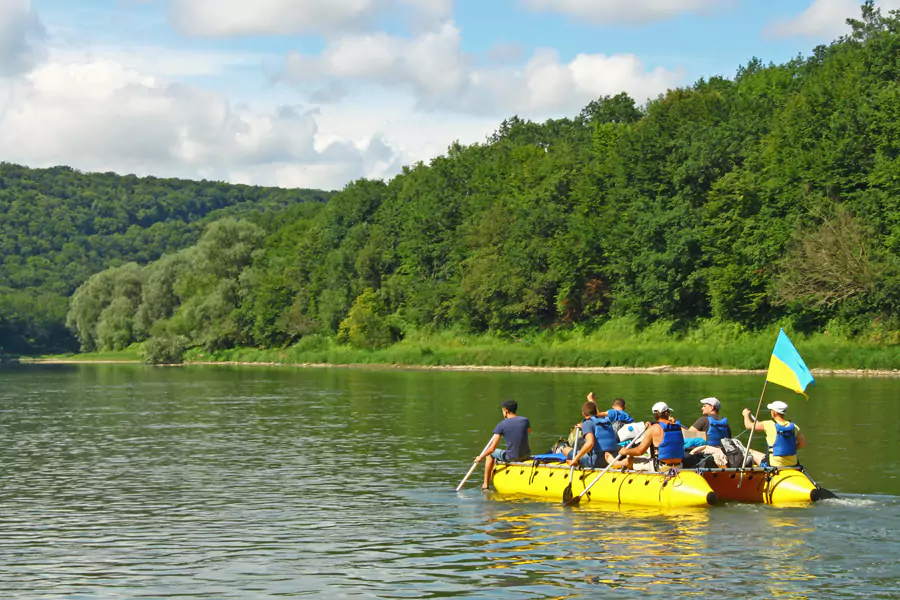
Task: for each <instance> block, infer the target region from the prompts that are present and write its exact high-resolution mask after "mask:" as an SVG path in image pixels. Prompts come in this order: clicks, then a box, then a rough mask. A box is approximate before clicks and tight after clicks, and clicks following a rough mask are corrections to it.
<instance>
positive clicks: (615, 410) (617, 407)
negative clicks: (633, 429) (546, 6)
mask: <svg viewBox="0 0 900 600" xmlns="http://www.w3.org/2000/svg"><path fill="white" fill-rule="evenodd" d="M587 399H588V401H589V402H593V403H594V404H596V403H597V401H596V400H594V392H591V393H590V394H588V395H587ZM597 416H598V417H601V418H603V417H606V418H607V419H609V422H610V423H611V424H612V428H613V431H619V428H621V427H622V425H626V424H628V423H634V417H632V416H631V415H629V414H628V413H627V412H625V400H623V399H622V398H616V399H615V400H613V401H612V408H610V409H609V410H605V411H603V412H598V413H597Z"/></svg>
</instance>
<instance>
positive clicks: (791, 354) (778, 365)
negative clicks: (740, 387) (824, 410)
mask: <svg viewBox="0 0 900 600" xmlns="http://www.w3.org/2000/svg"><path fill="white" fill-rule="evenodd" d="M766 381H771V382H772V383H774V384H776V385H780V386H784V387H786V388H787V389H789V390H794V391H795V392H797V393H798V394H803V395H804V396H806V393H805V391H806V386H808V385H809V384H810V383H813V381H814V380H813V376H812V373H810V372H809V368H808V367H807V366H806V363H805V362H803V359H802V358H800V353H799V352H797V349H796V348H794V345H793V344H792V343H791V340H789V339H788V336H787V334H786V333H785V332H784V329H782V330H781V331H780V332H779V333H778V340H777V341H776V342H775V349H774V350H773V351H772V358H771V359H770V360H769V372H768V373H767V374H766Z"/></svg>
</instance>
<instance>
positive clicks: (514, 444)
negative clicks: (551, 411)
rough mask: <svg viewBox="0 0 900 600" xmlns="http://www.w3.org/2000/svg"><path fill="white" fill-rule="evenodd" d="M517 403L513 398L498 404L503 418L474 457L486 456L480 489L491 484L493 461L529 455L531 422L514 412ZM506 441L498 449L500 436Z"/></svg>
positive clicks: (512, 460) (513, 460)
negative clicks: (484, 446) (503, 447)
mask: <svg viewBox="0 0 900 600" xmlns="http://www.w3.org/2000/svg"><path fill="white" fill-rule="evenodd" d="M518 410H519V403H518V402H516V401H515V400H504V401H503V404H501V405H500V411H501V412H502V413H503V420H502V421H500V422H499V423H498V424H497V426H496V427H494V437H492V438H491V441H490V442H489V443H488V446H487V448H485V449H484V452H482V453H481V454H479V455H478V456H476V457H475V462H476V463H478V462H481V459H483V458H485V457H487V460H486V461H485V463H484V485H482V486H481V489H482V490H487V489H488V487H489V486H490V485H491V475H493V473H494V462H495V461H498V460H499V461H500V462H515V461H519V460H523V459H525V458H528V457H529V456H530V455H531V447H530V446H529V445H528V434H529V433H531V422H530V421H529V420H528V417H520V416H518V415H517V414H516V411H518ZM501 435H502V436H503V439H504V440H505V441H506V450H498V449H497V445H498V444H499V443H500V436H501Z"/></svg>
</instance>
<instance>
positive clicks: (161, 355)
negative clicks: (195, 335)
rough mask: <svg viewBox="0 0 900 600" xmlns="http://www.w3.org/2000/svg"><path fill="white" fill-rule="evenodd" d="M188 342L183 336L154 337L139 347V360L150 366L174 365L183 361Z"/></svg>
mask: <svg viewBox="0 0 900 600" xmlns="http://www.w3.org/2000/svg"><path fill="white" fill-rule="evenodd" d="M189 343H190V340H188V338H187V337H185V336H183V335H173V336H165V337H154V338H151V339H149V340H147V341H146V342H144V344H143V346H142V347H141V360H142V361H144V362H145V363H147V364H151V365H175V364H179V363H181V362H183V361H184V353H185V350H187V348H188V344H189Z"/></svg>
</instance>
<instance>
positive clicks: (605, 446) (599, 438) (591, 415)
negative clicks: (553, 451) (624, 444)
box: [560, 400, 619, 469]
mask: <svg viewBox="0 0 900 600" xmlns="http://www.w3.org/2000/svg"><path fill="white" fill-rule="evenodd" d="M581 416H582V418H583V420H582V421H581V423H578V424H577V425H575V427H580V428H581V433H582V435H583V436H584V439H583V440H582V441H583V443H581V444H577V445H578V451H577V453H576V452H575V449H574V448H571V447H570V446H564V447H563V448H561V449H560V451H561V452H562V453H563V454H565V455H566V459H567V460H566V464H567V465H569V466H570V467H572V466H575V465H576V464H579V465H581V466H582V467H585V468H589V469H597V468H603V467H606V466H607V465H608V464H609V463H610V462H612V461H614V460H615V458H616V454H617V453H618V451H619V438H617V437H616V432H615V431H613V428H612V424H611V423H610V422H609V419H608V418H606V417H599V416H597V405H596V404H595V403H594V402H591V401H590V400H588V401H587V402H585V403H584V404H582V405H581ZM576 439H577V438H576Z"/></svg>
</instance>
